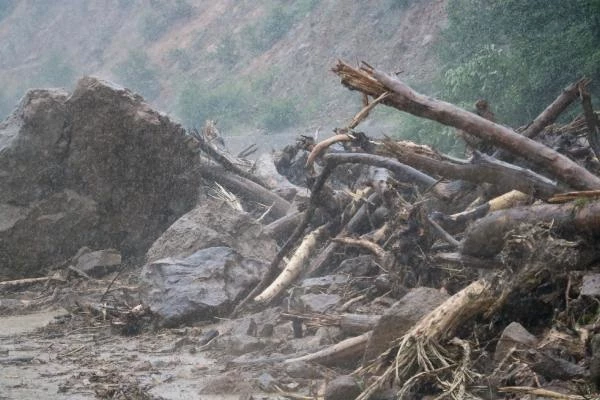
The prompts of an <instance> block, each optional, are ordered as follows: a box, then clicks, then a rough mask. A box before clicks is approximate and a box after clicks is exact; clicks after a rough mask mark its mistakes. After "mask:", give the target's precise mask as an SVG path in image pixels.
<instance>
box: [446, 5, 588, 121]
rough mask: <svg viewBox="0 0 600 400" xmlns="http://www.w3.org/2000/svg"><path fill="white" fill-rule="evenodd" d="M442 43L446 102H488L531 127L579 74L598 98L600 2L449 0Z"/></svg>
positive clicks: (505, 116) (500, 112)
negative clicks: (529, 121)
mask: <svg viewBox="0 0 600 400" xmlns="http://www.w3.org/2000/svg"><path fill="white" fill-rule="evenodd" d="M448 22H449V23H448V27H447V29H446V30H445V31H444V32H443V37H442V40H441V41H440V44H439V49H438V50H439V51H438V53H439V56H440V60H441V61H442V63H444V68H443V71H442V74H441V83H442V87H443V92H444V95H445V97H446V98H447V99H448V100H450V101H453V102H461V103H463V104H472V103H474V102H475V100H477V99H478V98H486V99H488V100H489V101H490V102H491V103H492V105H493V108H494V109H495V111H496V112H497V114H498V115H499V117H500V120H501V121H503V122H504V123H507V124H511V125H519V124H522V123H525V122H527V121H528V120H530V119H531V118H533V117H535V115H536V114H537V113H538V112H539V111H540V109H541V108H543V107H544V105H546V104H548V103H549V102H550V101H552V99H553V98H554V97H555V96H556V95H557V94H558V93H560V91H561V89H562V88H563V87H565V86H566V85H568V84H569V83H571V82H573V81H575V80H577V79H578V78H580V77H581V76H584V75H585V76H588V77H590V78H592V79H593V80H594V82H595V85H594V86H593V88H596V90H595V93H596V95H598V94H600V92H599V91H598V89H597V88H598V87H599V86H600V0H569V1H564V0H530V1H521V0H487V1H482V0H449V3H448Z"/></svg>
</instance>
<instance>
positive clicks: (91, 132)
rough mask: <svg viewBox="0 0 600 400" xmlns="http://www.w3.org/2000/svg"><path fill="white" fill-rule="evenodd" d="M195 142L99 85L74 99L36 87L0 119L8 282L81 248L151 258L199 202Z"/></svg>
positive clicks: (81, 88)
mask: <svg viewBox="0 0 600 400" xmlns="http://www.w3.org/2000/svg"><path fill="white" fill-rule="evenodd" d="M188 143H189V141H188V139H187V137H186V135H185V131H184V130H183V128H182V127H181V126H180V125H178V124H176V123H173V122H171V121H170V120H169V118H167V117H166V116H165V115H162V114H160V113H158V112H156V111H154V110H152V109H151V108H150V107H149V106H148V105H147V104H146V103H144V101H143V99H142V98H141V97H140V96H138V95H135V94H133V93H131V92H130V91H129V90H126V89H124V88H121V87H118V86H116V85H114V84H112V83H109V82H105V81H102V80H100V79H96V78H91V77H85V78H82V79H81V80H80V81H79V83H78V84H77V87H76V88H75V90H74V92H73V94H71V95H69V94H68V93H66V92H64V91H61V90H31V91H29V92H28V93H27V94H26V95H25V97H24V98H23V100H22V101H21V103H20V104H19V105H18V107H17V109H16V110H15V112H14V113H13V114H12V115H11V116H10V117H9V118H8V119H7V120H5V121H4V122H2V123H0V279H5V278H17V277H24V276H28V275H31V274H34V273H35V272H36V271H39V270H40V269H42V268H44V267H47V266H48V265H50V264H53V263H56V262H60V261H62V260H64V259H66V258H69V257H71V256H73V255H74V254H75V252H76V251H77V249H79V248H80V247H82V246H87V247H89V248H91V249H102V248H115V249H117V250H118V251H120V252H121V253H122V254H123V256H124V257H125V258H126V259H127V258H131V257H138V256H143V255H144V254H145V252H146V251H147V250H148V248H149V247H150V245H151V244H152V243H153V242H154V240H156V238H157V237H158V236H159V235H160V234H161V233H162V232H163V231H164V230H165V229H166V228H168V227H169V226H170V225H171V224H172V223H173V222H174V221H175V220H176V219H177V218H179V217H180V216H181V215H183V214H184V213H185V212H187V211H189V210H190V209H191V208H192V207H193V206H194V205H195V203H196V201H197V197H198V188H199V174H198V173H195V172H194V161H195V157H196V155H195V149H193V148H192V147H191V146H189V145H188ZM61 196H62V197H61ZM61 198H62V199H69V200H68V201H70V202H71V203H73V202H76V203H77V206H76V207H70V206H69V205H68V203H65V204H63V205H62V206H61V205H60V204H59V203H58V201H60V199H61ZM40 207H41V209H40Z"/></svg>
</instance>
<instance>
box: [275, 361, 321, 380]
mask: <svg viewBox="0 0 600 400" xmlns="http://www.w3.org/2000/svg"><path fill="white" fill-rule="evenodd" d="M284 365H285V373H286V374H287V375H288V376H289V377H291V378H296V379H320V378H322V377H323V372H322V371H321V369H320V368H321V367H319V366H318V365H316V364H311V363H307V362H306V361H294V362H293V363H287V364H284Z"/></svg>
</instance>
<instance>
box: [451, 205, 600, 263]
mask: <svg viewBox="0 0 600 400" xmlns="http://www.w3.org/2000/svg"><path fill="white" fill-rule="evenodd" d="M539 222H546V223H552V227H553V228H554V229H558V230H560V231H561V232H563V233H565V234H574V233H577V234H578V235H597V234H600V201H598V200H594V201H590V202H588V203H585V204H581V202H577V201H575V202H570V203H565V204H541V205H535V206H530V207H516V208H511V209H507V210H501V211H495V212H493V213H490V214H489V215H488V216H486V217H484V218H481V219H479V220H478V221H476V222H474V223H473V224H472V225H471V226H470V227H469V228H468V229H467V231H466V232H465V237H464V239H463V241H462V243H461V253H462V254H466V255H470V256H474V257H491V256H494V255H496V254H498V252H500V250H501V249H502V247H503V245H504V240H505V239H504V236H505V234H506V233H507V232H508V231H510V230H512V229H514V228H516V227H517V226H519V225H521V224H523V223H526V224H536V223H539Z"/></svg>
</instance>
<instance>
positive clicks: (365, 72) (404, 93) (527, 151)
mask: <svg viewBox="0 0 600 400" xmlns="http://www.w3.org/2000/svg"><path fill="white" fill-rule="evenodd" d="M333 71H334V72H335V73H336V74H338V75H339V76H340V77H341V78H342V84H344V85H345V86H347V87H348V88H350V89H353V90H359V91H361V92H363V93H366V94H368V95H370V96H373V97H378V96H380V95H381V94H383V93H385V92H391V94H390V95H389V96H387V97H386V98H385V99H384V100H382V104H386V105H388V106H391V107H394V108H397V109H399V110H401V111H405V112H408V113H410V114H413V115H416V116H419V117H423V118H427V119H431V120H434V121H437V122H440V123H442V124H444V125H449V126H453V127H455V128H457V129H462V130H463V131H465V132H467V133H469V134H471V135H474V136H477V137H479V138H481V139H483V140H486V141H488V142H490V143H492V144H493V145H494V146H497V147H499V148H502V149H506V150H508V151H510V152H512V153H514V154H515V155H518V156H520V157H523V158H525V159H527V160H529V161H531V162H532V163H533V164H535V165H537V166H538V167H539V168H542V169H544V170H548V171H549V172H550V173H552V174H553V175H554V176H555V177H556V178H557V179H558V180H560V181H561V182H563V183H565V184H566V185H569V186H571V187H573V188H576V189H581V190H586V189H600V178H598V177H596V176H595V175H593V174H592V173H590V172H589V171H587V170H586V169H585V168H582V167H580V166H579V165H577V164H576V163H575V162H574V161H571V160H570V159H568V158H567V157H565V156H563V155H561V154H559V153H558V152H556V151H554V150H552V149H550V148H548V147H546V146H544V145H543V144H540V143H537V142H535V141H533V140H531V139H529V138H527V137H525V136H523V135H519V134H518V133H516V132H515V131H513V130H512V129H510V128H507V127H505V126H502V125H499V124H496V123H494V122H491V121H488V120H486V119H485V118H482V117H480V116H479V115H476V114H473V113H471V112H468V111H466V110H463V109H461V108H458V107H456V106H455V105H453V104H450V103H447V102H444V101H440V100H436V99H433V98H430V97H427V96H424V95H422V94H420V93H417V92H416V91H414V90H413V89H412V88H410V87H409V86H407V85H406V84H405V83H403V82H401V81H400V80H398V79H396V78H395V77H392V76H390V75H388V74H385V73H383V72H381V71H378V70H376V69H374V68H372V67H369V66H364V67H363V68H362V69H360V70H359V69H356V68H353V67H351V66H350V65H348V64H345V63H343V62H341V61H339V62H338V64H337V65H336V67H335V68H334V69H333Z"/></svg>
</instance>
